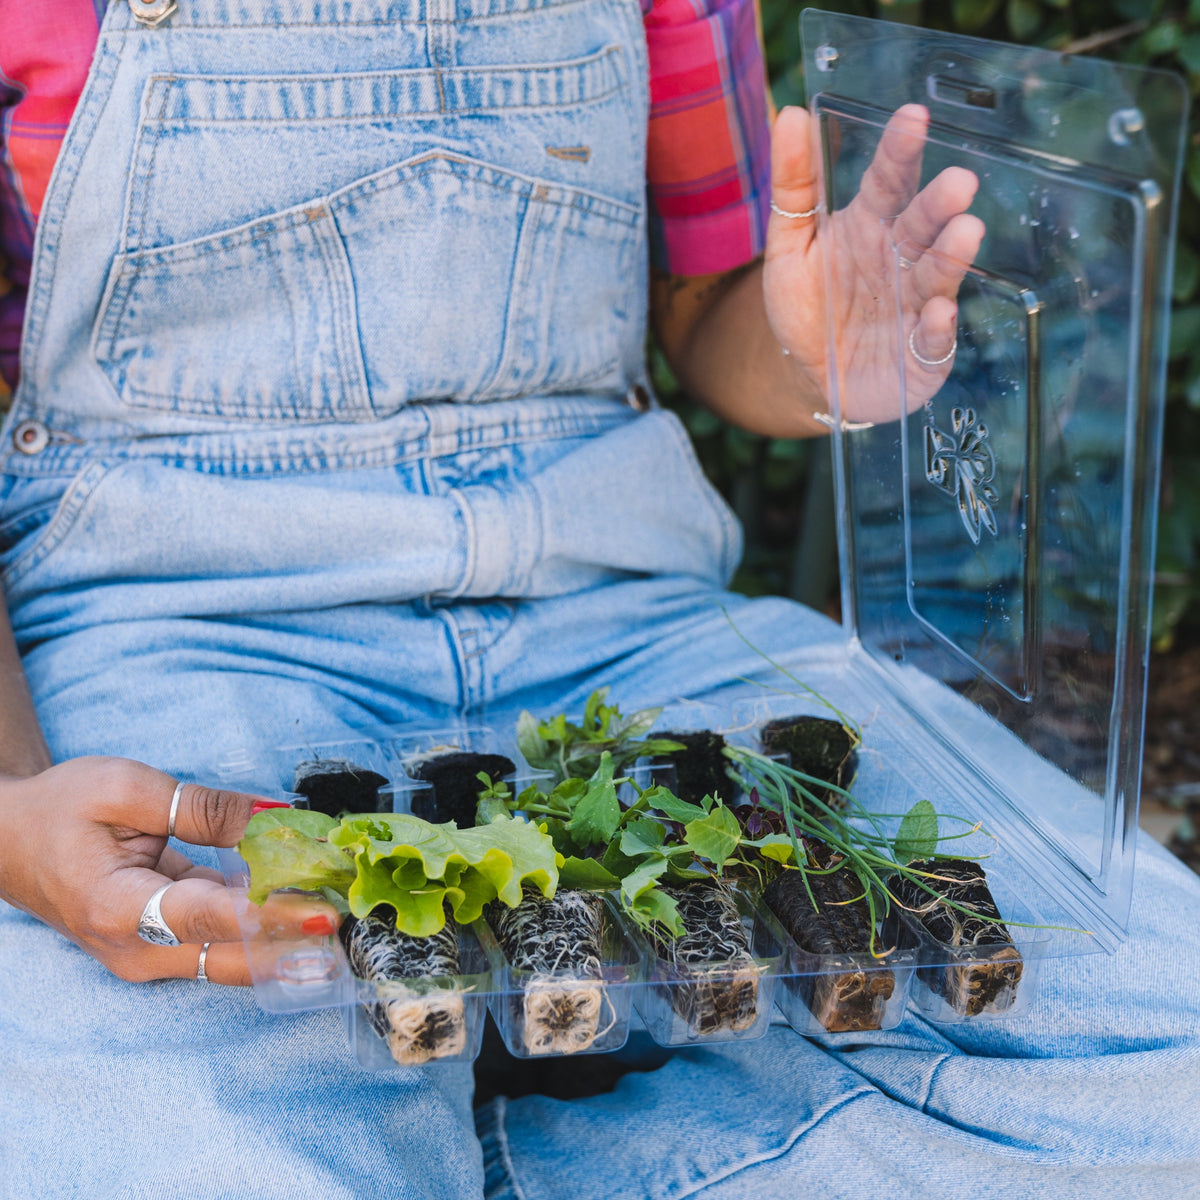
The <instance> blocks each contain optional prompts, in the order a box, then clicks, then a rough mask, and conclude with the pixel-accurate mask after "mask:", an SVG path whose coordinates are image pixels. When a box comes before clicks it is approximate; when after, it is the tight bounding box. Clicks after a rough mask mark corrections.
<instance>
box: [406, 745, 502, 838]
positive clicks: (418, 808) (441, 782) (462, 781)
mask: <svg viewBox="0 0 1200 1200" xmlns="http://www.w3.org/2000/svg"><path fill="white" fill-rule="evenodd" d="M516 769H517V768H516V765H515V764H514V763H513V761H512V759H511V758H505V757H504V755H503V754H472V753H469V752H467V751H462V750H455V751H451V752H450V753H447V754H439V755H436V756H435V757H433V758H426V759H424V760H423V761H421V762H418V763H414V764H413V765H412V766H411V767H410V768H409V770H408V773H409V774H410V775H411V776H412V777H413V779H419V780H421V781H422V782H424V783H431V784H432V785H433V792H432V794H430V793H429V792H425V791H421V792H418V793H417V794H416V795H415V796H414V797H413V803H412V811H413V815H414V816H417V817H421V818H422V819H423V820H426V821H431V822H433V823H434V824H435V825H440V824H443V823H444V822H446V821H453V822H454V823H455V824H456V825H457V826H458V827H459V829H474V828H475V808H476V805H477V804H478V803H479V792H480V788H481V786H482V785H481V784H480V782H479V774H480V772H484V773H485V774H487V775H490V776H491V778H493V779H501V778H503V777H504V776H505V775H511V774H512V773H513V772H514V771H515V770H516Z"/></svg>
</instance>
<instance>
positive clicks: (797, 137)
mask: <svg viewBox="0 0 1200 1200" xmlns="http://www.w3.org/2000/svg"><path fill="white" fill-rule="evenodd" d="M928 124H929V113H928V111H927V110H926V109H924V108H922V107H921V106H920V105H917V104H907V105H905V106H904V107H903V108H900V109H898V110H897V111H896V112H895V113H893V114H892V117H891V119H890V120H889V121H888V123H887V127H886V128H885V130H884V132H883V136H882V137H881V138H880V141H879V146H878V147H877V149H876V151H875V156H874V158H873V160H872V162H871V165H870V166H869V167H868V168H867V170H866V172H865V173H864V175H863V180H862V186H861V188H860V189H859V192H858V195H857V196H856V197H855V198H854V199H853V200H852V201H851V202H850V204H849V205H847V206H846V207H845V208H844V209H841V210H839V211H838V212H835V213H833V214H831V215H830V216H829V217H828V218H826V220H825V221H824V223H823V224H822V223H819V222H818V221H816V220H815V219H812V220H797V219H793V218H788V217H781V216H778V215H776V214H775V213H772V214H771V220H770V224H769V226H768V229H767V245H766V255H765V260H764V268H763V289H764V295H765V301H766V308H767V319H768V321H769V322H770V325H771V329H772V331H773V332H774V334H775V337H776V338H777V339H778V341H779V343H780V345H781V346H783V347H784V349H786V350H787V351H788V353H789V354H790V355H791V358H792V362H793V363H794V365H795V367H796V368H798V369H799V370H801V371H802V372H805V373H806V374H807V375H808V376H809V382H810V384H811V385H812V386H813V388H814V389H815V390H818V391H821V392H825V393H826V394H828V390H827V385H826V375H827V372H826V354H827V340H826V334H825V330H826V325H825V312H824V303H823V296H824V291H825V275H824V263H823V256H824V255H825V254H826V253H829V252H831V251H832V253H831V254H830V263H829V265H830V267H831V272H830V279H831V282H832V285H833V290H834V311H833V321H834V326H835V329H834V343H835V346H836V353H837V357H838V363H839V373H840V376H841V379H842V384H843V386H842V394H841V406H842V412H841V416H842V419H843V420H845V421H890V420H895V419H897V418H898V417H899V416H900V415H901V410H900V399H899V371H898V369H897V368H898V363H897V356H898V354H900V353H901V352H903V353H904V355H905V362H904V380H905V400H906V402H907V407H908V411H910V412H911V411H913V410H914V409H916V408H918V407H920V405H921V404H923V403H924V402H925V401H926V400H927V399H929V397H931V396H932V395H934V393H936V392H937V390H938V389H939V388H940V387H941V386H942V384H943V383H944V382H945V379H946V376H947V375H948V374H949V373H950V369H951V367H952V366H953V359H952V358H951V359H949V360H948V361H946V362H945V363H943V364H941V365H939V366H925V365H922V364H921V363H920V361H919V360H918V359H917V358H916V357H915V356H912V355H909V354H908V352H907V345H906V342H905V339H907V338H908V337H909V335H910V333H911V335H912V338H913V341H912V343H911V344H912V346H913V347H914V348H915V350H916V352H917V354H919V355H920V356H921V357H922V358H925V359H927V360H931V361H932V360H936V359H940V358H942V357H943V356H944V355H946V354H947V353H948V352H949V351H950V350H951V348H952V347H953V345H954V341H955V336H956V322H957V316H958V305H957V303H956V297H957V295H958V287H959V284H960V283H961V282H962V278H963V275H964V274H965V273H966V271H967V268H968V266H969V264H970V263H971V262H973V261H974V258H975V255H976V254H977V253H978V251H979V246H980V243H981V242H982V241H983V236H984V233H985V232H986V230H985V228H984V224H983V222H982V221H980V220H979V218H978V217H973V216H970V215H968V214H967V212H966V210H967V208H968V207H969V206H970V204H971V201H972V200H973V199H974V197H975V192H976V190H977V189H978V186H979V181H978V180H977V179H976V177H975V175H974V174H972V173H971V172H970V171H967V170H964V169H963V168H961V167H948V168H947V169H946V170H944V171H942V172H941V173H940V174H939V175H938V176H937V177H936V178H935V179H933V180H932V181H931V182H930V183H928V184H927V185H926V186H925V187H924V188H922V189H921V190H920V191H917V187H918V185H919V183H920V177H921V158H922V153H923V151H924V147H925V133H926V129H927V127H928ZM812 149H813V148H812V126H811V118H810V117H809V114H808V113H807V111H805V110H804V109H802V108H785V109H784V110H783V111H782V112H780V114H779V116H778V118H777V119H776V121H775V127H774V130H773V132H772V141H771V176H772V197H773V199H774V202H775V204H776V205H777V206H778V207H779V208H781V209H784V210H785V211H787V212H806V211H807V210H809V209H811V208H813V207H815V206H816V204H817V203H818V200H819V198H820V197H819V195H818V187H817V176H816V171H815V169H814V166H813V156H812ZM898 247H904V250H905V257H906V258H907V259H908V260H909V262H910V264H911V265H910V267H909V268H908V269H907V270H902V272H901V274H900V286H901V295H900V308H901V318H900V320H901V330H900V335H899V337H898V336H897V329H896V283H895V277H896V261H897V254H898ZM929 251H932V253H929Z"/></svg>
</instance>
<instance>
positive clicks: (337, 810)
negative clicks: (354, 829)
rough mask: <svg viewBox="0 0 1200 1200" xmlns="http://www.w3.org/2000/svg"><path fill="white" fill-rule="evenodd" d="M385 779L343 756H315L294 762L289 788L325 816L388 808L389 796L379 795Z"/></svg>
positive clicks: (388, 809)
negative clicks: (294, 766)
mask: <svg viewBox="0 0 1200 1200" xmlns="http://www.w3.org/2000/svg"><path fill="white" fill-rule="evenodd" d="M387 782H388V780H387V779H385V778H384V777H383V776H382V775H380V774H379V773H378V772H377V771H371V770H368V769H367V768H366V767H358V766H355V765H354V763H352V762H349V761H348V760H347V759H343V758H318V759H313V760H312V761H310V762H302V763H297V764H296V771H295V779H294V782H293V783H292V791H293V792H296V793H297V794H299V795H301V796H303V797H304V798H305V800H307V801H308V807H309V808H311V809H313V810H315V811H316V812H322V813H325V814H326V816H330V817H335V818H336V817H340V816H341V815H342V814H343V813H372V812H390V811H391V808H392V798H391V796H390V795H383V796H381V795H380V792H379V789H380V788H381V787H383V786H385V785H386V784H387Z"/></svg>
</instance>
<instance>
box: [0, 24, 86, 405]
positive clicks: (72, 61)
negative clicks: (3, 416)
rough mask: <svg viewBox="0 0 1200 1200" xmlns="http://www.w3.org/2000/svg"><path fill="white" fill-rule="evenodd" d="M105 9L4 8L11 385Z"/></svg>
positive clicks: (2, 202)
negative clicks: (51, 191)
mask: <svg viewBox="0 0 1200 1200" xmlns="http://www.w3.org/2000/svg"><path fill="white" fill-rule="evenodd" d="M104 4H105V0H55V2H54V3H53V4H4V3H0V381H7V382H8V383H9V384H10V385H11V384H15V383H16V378H17V350H18V347H19V345H20V341H21V322H22V319H23V316H24V310H25V288H26V285H27V284H28V282H29V260H30V257H31V255H32V251H33V235H34V226H35V224H36V222H37V218H38V214H39V213H40V212H41V208H42V198H43V197H44V196H45V194H46V185H47V184H48V183H49V182H50V172H51V171H52V170H53V169H54V162H55V159H56V158H57V157H58V150H59V147H60V146H61V145H62V139H63V135H64V134H65V133H66V130H67V124H68V123H69V121H70V120H71V114H72V113H73V112H74V111H75V103H76V101H77V100H78V99H79V93H80V91H81V90H82V88H83V83H84V80H85V79H86V78H87V73H88V68H89V67H90V66H91V62H92V55H93V54H94V52H95V49H96V36H97V33H98V31H99V27H100V25H99V19H100V16H101V15H102V12H103V9H104Z"/></svg>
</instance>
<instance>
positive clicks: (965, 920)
mask: <svg viewBox="0 0 1200 1200" xmlns="http://www.w3.org/2000/svg"><path fill="white" fill-rule="evenodd" d="M909 866H910V867H912V868H913V870H916V871H923V872H926V873H927V874H928V875H934V876H937V878H935V879H930V878H925V879H922V880H921V881H920V882H921V883H923V884H924V885H925V887H928V888H930V889H931V890H932V891H934V892H936V893H937V895H936V896H931V895H930V894H929V892H927V891H926V890H925V888H923V887H921V886H920V884H919V883H917V882H916V881H915V880H912V879H908V878H897V879H895V880H894V881H893V886H892V888H891V891H892V894H893V895H894V896H895V897H896V899H897V900H899V902H900V903H901V904H902V905H903V906H904V908H905V909H907V910H908V911H909V912H911V913H912V914H913V916H915V917H916V919H917V920H918V921H920V922H921V925H922V926H923V927H924V928H925V930H926V932H928V934H929V936H930V937H931V938H933V939H934V940H935V941H937V942H940V943H941V945H943V946H945V947H947V949H948V950H949V951H950V953H951V954H952V955H953V957H954V958H955V959H956V961H955V962H953V963H950V964H946V965H941V966H935V967H930V968H927V969H925V970H924V971H923V972H922V978H924V979H925V980H926V982H927V983H928V984H929V986H930V987H931V988H932V989H933V991H934V992H936V993H937V994H938V995H940V996H942V997H943V998H944V999H945V1001H946V1003H947V1004H949V1005H950V1007H951V1008H953V1009H954V1010H955V1012H959V1013H962V1014H963V1015H964V1016H968V1017H975V1016H978V1015H979V1014H980V1013H982V1012H986V1011H988V1010H989V1009H992V1010H994V1011H999V1010H1003V1009H1006V1008H1008V1007H1009V1006H1010V1005H1011V1004H1012V1001H1013V998H1014V993H1015V991H1016V987H1017V983H1018V981H1019V980H1020V978H1021V952H1020V951H1019V950H1018V949H1017V948H1016V946H1014V945H1013V940H1012V935H1011V934H1010V933H1009V932H1008V930H1007V928H1005V925H1004V922H1003V920H1002V919H1001V914H1000V910H999V909H998V908H997V907H996V901H995V899H994V898H993V896H992V892H991V889H990V888H989V887H988V885H987V876H986V874H985V872H984V869H983V867H981V866H980V865H979V863H975V862H946V861H937V860H923V861H917V862H913V863H910V864H909ZM943 900H951V901H953V902H954V903H955V904H960V905H962V906H963V907H964V908H968V909H970V910H971V911H970V912H969V913H967V912H962V911H960V910H959V909H956V908H952V907H951V906H950V905H949V904H946V903H944V902H943Z"/></svg>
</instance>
